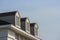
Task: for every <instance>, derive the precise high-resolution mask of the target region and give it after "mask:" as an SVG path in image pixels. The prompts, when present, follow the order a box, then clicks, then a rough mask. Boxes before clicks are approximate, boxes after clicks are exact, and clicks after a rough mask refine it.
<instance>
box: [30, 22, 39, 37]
mask: <svg viewBox="0 0 60 40" xmlns="http://www.w3.org/2000/svg"><path fill="white" fill-rule="evenodd" d="M30 33H31V34H32V35H34V36H36V37H37V36H38V25H37V24H36V23H30Z"/></svg>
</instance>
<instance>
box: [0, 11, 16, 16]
mask: <svg viewBox="0 0 60 40" xmlns="http://www.w3.org/2000/svg"><path fill="white" fill-rule="evenodd" d="M16 12H17V11H11V12H4V13H0V17H3V16H10V15H15V13H16Z"/></svg>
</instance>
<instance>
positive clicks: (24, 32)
mask: <svg viewBox="0 0 60 40" xmlns="http://www.w3.org/2000/svg"><path fill="white" fill-rule="evenodd" d="M0 40H38V25H37V24H36V23H30V20H29V18H27V17H25V18H21V16H20V14H19V12H18V11H11V12H4V13H0Z"/></svg>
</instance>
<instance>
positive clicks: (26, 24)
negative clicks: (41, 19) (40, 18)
mask: <svg viewBox="0 0 60 40" xmlns="http://www.w3.org/2000/svg"><path fill="white" fill-rule="evenodd" d="M21 29H22V30H24V31H26V32H27V33H30V22H29V20H28V18H21Z"/></svg>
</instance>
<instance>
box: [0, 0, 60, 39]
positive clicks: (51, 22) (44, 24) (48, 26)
mask: <svg viewBox="0 0 60 40" xmlns="http://www.w3.org/2000/svg"><path fill="white" fill-rule="evenodd" d="M14 10H18V11H19V12H20V15H21V16H22V17H29V18H30V20H31V22H36V23H38V25H39V36H40V37H41V38H42V39H43V40H60V0H0V12H5V11H14Z"/></svg>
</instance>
